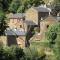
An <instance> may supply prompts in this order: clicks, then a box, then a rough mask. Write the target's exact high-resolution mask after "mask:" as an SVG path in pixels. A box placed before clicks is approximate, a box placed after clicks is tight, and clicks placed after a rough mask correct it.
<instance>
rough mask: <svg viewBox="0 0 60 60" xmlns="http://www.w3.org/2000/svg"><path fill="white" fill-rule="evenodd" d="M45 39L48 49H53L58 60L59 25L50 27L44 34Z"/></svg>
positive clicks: (59, 46)
mask: <svg viewBox="0 0 60 60" xmlns="http://www.w3.org/2000/svg"><path fill="white" fill-rule="evenodd" d="M46 37H47V40H48V41H49V44H50V47H52V49H53V52H54V54H55V58H56V60H60V23H57V24H53V25H51V26H50V27H49V29H48V31H47V33H46ZM52 42H54V43H52Z"/></svg>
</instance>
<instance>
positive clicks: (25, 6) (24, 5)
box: [17, 0, 44, 12]
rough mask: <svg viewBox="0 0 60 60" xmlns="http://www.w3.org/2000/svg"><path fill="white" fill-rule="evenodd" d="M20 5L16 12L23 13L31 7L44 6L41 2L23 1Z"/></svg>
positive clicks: (34, 0) (40, 0)
mask: <svg viewBox="0 0 60 60" xmlns="http://www.w3.org/2000/svg"><path fill="white" fill-rule="evenodd" d="M20 2H21V5H20V7H19V8H18V10H17V12H21V11H22V12H25V11H26V10H27V9H28V8H30V7H31V6H39V5H41V4H44V1H43V0H24V1H22V0H21V1H20Z"/></svg>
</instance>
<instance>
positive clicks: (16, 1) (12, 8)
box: [9, 0, 20, 13]
mask: <svg viewBox="0 0 60 60" xmlns="http://www.w3.org/2000/svg"><path fill="white" fill-rule="evenodd" d="M19 6H20V0H13V1H12V3H11V4H10V7H9V11H10V12H13V13H16V11H17V9H18V7H19Z"/></svg>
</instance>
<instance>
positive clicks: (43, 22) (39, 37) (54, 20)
mask: <svg viewBox="0 0 60 60" xmlns="http://www.w3.org/2000/svg"><path fill="white" fill-rule="evenodd" d="M59 21H60V20H57V17H53V16H51V15H50V16H48V17H47V18H46V19H44V20H41V21H40V33H38V34H35V35H34V36H33V37H32V38H31V39H30V42H33V41H40V40H44V39H45V32H46V31H47V30H48V28H49V26H50V25H52V24H56V23H58V22H59Z"/></svg>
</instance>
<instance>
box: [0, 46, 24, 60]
mask: <svg viewBox="0 0 60 60" xmlns="http://www.w3.org/2000/svg"><path fill="white" fill-rule="evenodd" d="M23 56H24V52H23V49H21V48H19V47H17V46H11V47H0V60H20V58H22V57H23Z"/></svg>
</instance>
